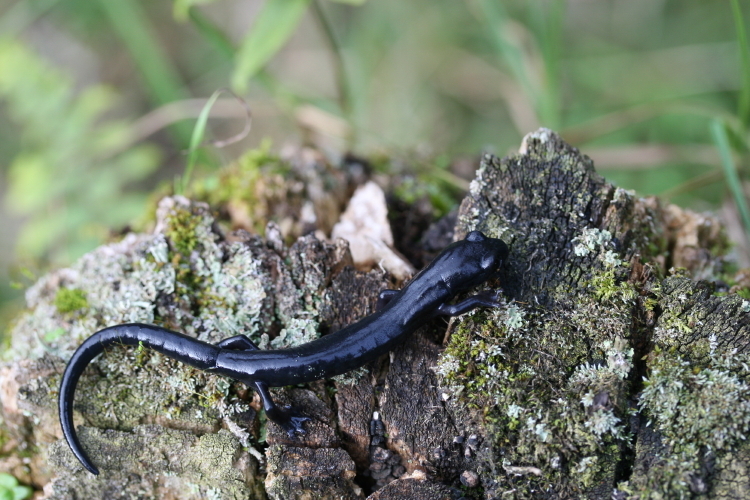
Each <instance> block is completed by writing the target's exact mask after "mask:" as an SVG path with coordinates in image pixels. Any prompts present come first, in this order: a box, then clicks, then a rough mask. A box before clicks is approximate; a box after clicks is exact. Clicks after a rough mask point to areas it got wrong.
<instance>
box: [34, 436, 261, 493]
mask: <svg viewBox="0 0 750 500" xmlns="http://www.w3.org/2000/svg"><path fill="white" fill-rule="evenodd" d="M79 434H80V437H81V440H82V442H83V443H84V444H85V445H87V448H88V449H91V450H92V458H93V459H94V460H95V461H97V462H98V463H99V464H102V466H103V467H105V468H106V469H107V470H116V471H117V473H115V474H113V473H110V474H108V477H107V481H100V480H98V479H97V478H95V477H93V476H91V475H90V474H88V473H85V472H82V469H81V467H80V464H79V463H78V461H77V460H76V458H75V457H74V456H73V455H72V453H71V452H70V450H69V449H68V447H67V445H66V444H65V443H64V442H57V443H55V444H53V445H52V447H51V448H50V461H51V462H52V463H53V464H55V465H56V466H57V467H59V468H60V469H61V470H68V471H70V472H71V473H70V474H65V475H60V476H59V477H58V478H57V479H55V480H54V481H53V482H52V483H51V485H50V487H49V490H50V494H49V496H47V497H46V498H49V499H60V500H62V499H68V498H122V499H131V498H132V499H136V498H165V497H174V498H185V499H192V498H195V499H199V498H200V499H205V498H216V499H218V498H222V499H224V498H227V499H242V498H249V496H250V495H251V494H252V491H253V490H252V489H251V488H250V487H249V486H248V484H247V483H246V480H245V477H244V475H243V473H242V472H241V471H240V470H238V469H237V468H235V467H234V463H235V462H236V461H237V460H239V459H240V457H241V456H242V454H243V452H242V449H241V447H240V446H239V442H238V441H237V439H236V438H235V437H234V436H232V435H231V434H229V433H228V432H226V431H220V432H219V433H216V434H207V435H203V436H196V435H195V434H193V433H190V432H187V431H179V430H173V429H165V428H163V427H160V426H155V425H152V426H139V427H136V428H135V429H133V431H132V432H118V431H113V430H108V431H102V430H99V429H96V428H86V427H84V428H81V429H80V431H79ZM148 471H150V473H148V474H144V472H148ZM154 471H160V472H154ZM115 488H116V489H115Z"/></svg>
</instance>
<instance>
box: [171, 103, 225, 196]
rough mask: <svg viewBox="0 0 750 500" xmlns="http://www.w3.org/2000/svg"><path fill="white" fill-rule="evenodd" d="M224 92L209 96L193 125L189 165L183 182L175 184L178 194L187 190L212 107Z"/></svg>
mask: <svg viewBox="0 0 750 500" xmlns="http://www.w3.org/2000/svg"><path fill="white" fill-rule="evenodd" d="M222 92H224V90H223V89H220V90H217V91H216V92H214V93H213V94H211V97H209V98H208V101H206V105H205V106H203V109H202V110H201V112H200V114H199V115H198V119H197V120H196V122H195V126H194V127H193V133H192V135H191V137H190V147H189V148H188V159H187V165H186V166H185V173H184V174H183V176H182V182H179V183H176V186H175V187H179V190H177V189H175V191H176V192H177V194H183V193H185V191H186V190H187V187H188V183H189V182H190V176H192V174H193V169H194V168H195V163H196V161H197V160H198V148H199V147H200V145H201V143H202V142H203V137H204V136H205V135H206V124H207V123H208V115H209V114H210V113H211V108H212V107H213V106H214V103H215V102H216V100H217V99H218V98H219V96H220V95H221V93H222Z"/></svg>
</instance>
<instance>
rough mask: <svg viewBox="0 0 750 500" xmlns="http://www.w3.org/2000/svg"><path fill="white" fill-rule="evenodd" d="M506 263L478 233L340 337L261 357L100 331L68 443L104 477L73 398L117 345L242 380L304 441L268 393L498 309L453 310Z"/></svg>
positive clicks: (74, 372)
mask: <svg viewBox="0 0 750 500" xmlns="http://www.w3.org/2000/svg"><path fill="white" fill-rule="evenodd" d="M507 256H508V247H507V246H506V245H505V243H503V241H501V240H499V239H496V238H488V237H486V236H484V235H483V234H482V233H480V232H478V231H473V232H471V233H469V234H468V235H467V236H466V238H465V239H463V240H461V241H457V242H456V243H453V244H451V245H449V246H448V247H446V248H445V249H444V250H443V251H442V252H441V253H440V255H438V256H437V257H436V258H435V260H433V261H432V262H431V263H430V265H429V266H427V267H426V268H425V269H424V270H422V271H421V272H420V273H419V274H418V275H417V276H415V277H414V279H412V280H411V282H409V284H408V285H406V287H404V288H403V289H401V290H385V291H384V292H382V293H381V294H380V297H379V301H378V310H377V312H375V313H373V314H371V315H369V316H367V317H365V318H364V319H362V320H361V321H358V322H357V323H354V324H353V325H350V326H348V327H346V328H344V329H342V330H339V331H338V332H336V333H332V334H329V335H326V336H324V337H321V338H319V339H317V340H314V341H312V342H309V343H307V344H303V345H300V346H297V347H291V348H288V349H278V350H266V351H261V350H259V349H258V348H257V347H256V346H255V345H254V344H253V343H252V342H251V341H250V339H248V338H247V337H246V336H244V335H237V336H235V337H231V338H229V339H225V340H223V341H221V342H219V343H218V344H216V345H213V344H208V343H206V342H202V341H200V340H196V339H194V338H192V337H188V336H187V335H183V334H181V333H177V332H173V331H170V330H166V329H164V328H159V327H157V326H152V325H143V324H137V323H135V324H125V325H117V326H112V327H109V328H105V329H103V330H100V331H98V332H96V333H94V334H93V335H92V336H91V337H89V338H88V339H86V341H85V342H84V343H83V344H81V346H80V347H79V348H78V349H77V350H76V352H75V353H74V354H73V357H72V358H71V359H70V362H69V363H68V366H67V368H66V369H65V373H64V374H63V378H62V384H61V386H60V396H59V410H60V422H61V424H62V430H63V434H64V435H65V439H66V440H67V441H68V444H69V445H70V448H71V449H72V450H73V453H74V454H75V456H76V457H78V459H79V460H80V461H81V463H82V464H83V465H84V466H85V467H86V469H88V470H89V471H90V472H91V473H93V474H98V473H99V471H98V470H97V469H96V467H95V466H94V465H93V464H92V463H91V461H90V460H89V459H88V457H87V456H86V454H85V453H84V452H83V449H82V448H81V444H80V442H79V441H78V438H77V436H76V433H75V429H74V427H73V397H74V395H75V388H76V384H77V383H78V379H79V378H80V376H81V374H82V373H83V370H84V369H85V368H86V366H88V364H89V362H91V360H93V359H94V357H96V356H97V355H98V354H100V353H102V352H103V351H104V350H105V349H106V348H107V347H109V346H112V345H117V344H125V345H143V346H145V347H148V348H149V349H153V350H154V351H157V352H160V353H162V354H165V355H167V356H169V357H171V358H174V359H177V360H179V361H182V362H183V363H187V364H189V365H191V366H194V367H196V368H199V369H201V370H211V371H212V372H214V373H217V374H219V375H223V376H225V377H229V378H232V379H235V380H239V381H241V382H243V383H245V384H247V385H249V386H251V387H253V388H254V389H256V390H257V391H258V392H259V393H260V395H261V398H262V399H263V406H264V408H265V410H266V414H267V416H268V418H269V419H270V420H272V421H274V422H276V423H277V424H279V425H280V426H282V427H283V428H284V429H285V430H286V431H287V432H288V433H289V435H290V436H293V435H294V434H295V433H304V428H303V426H302V424H303V422H305V421H306V420H310V419H309V418H308V417H303V416H299V415H297V414H296V413H295V412H294V411H290V409H288V408H285V409H282V408H279V407H278V406H276V405H275V404H274V402H273V400H272V399H271V396H270V394H269V391H268V388H269V387H281V386H286V385H295V384H301V383H305V382H311V381H313V380H319V379H323V378H329V377H332V376H334V375H339V374H342V373H345V372H348V371H350V370H353V369H355V368H359V367H360V366H362V365H364V364H366V363H368V362H370V361H373V360H375V359H377V358H378V357H379V356H380V355H382V354H384V353H386V352H388V351H390V350H392V349H393V348H394V347H395V346H396V345H398V344H399V343H401V342H402V341H403V340H404V339H405V337H406V336H407V335H409V334H410V333H412V332H413V331H415V330H416V329H417V328H419V327H420V326H422V325H423V324H424V323H425V322H426V321H428V320H429V319H431V318H433V317H435V316H456V315H459V314H463V313H465V312H467V311H470V310H471V309H474V308H476V307H495V306H497V305H498V302H497V298H496V294H495V293H480V294H478V295H474V296H471V297H469V298H467V299H465V300H463V301H461V302H459V303H457V304H453V305H451V304H448V302H449V301H450V300H452V299H453V298H454V297H455V296H456V295H457V294H459V293H461V292H464V291H467V290H469V289H471V288H473V287H475V286H477V285H479V284H481V283H483V282H484V281H486V280H488V279H489V278H492V277H493V276H495V275H496V273H497V271H498V269H499V268H500V266H501V265H502V264H503V262H504V261H505V259H506V258H507Z"/></svg>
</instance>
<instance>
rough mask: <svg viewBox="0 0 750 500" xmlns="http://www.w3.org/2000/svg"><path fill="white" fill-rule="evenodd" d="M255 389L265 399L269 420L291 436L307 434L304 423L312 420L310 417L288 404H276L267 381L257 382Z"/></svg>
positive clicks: (264, 405) (264, 404)
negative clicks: (297, 411) (282, 405)
mask: <svg viewBox="0 0 750 500" xmlns="http://www.w3.org/2000/svg"><path fill="white" fill-rule="evenodd" d="M255 389H256V390H257V391H258V394H260V398H261V399H262V400H263V409H265V410H266V416H267V417H268V419H269V420H271V421H273V422H275V423H277V424H278V425H280V426H281V428H282V429H284V430H285V431H286V432H287V434H289V437H292V438H293V437H294V435H295V434H305V428H304V427H303V426H302V424H303V423H304V422H307V421H308V420H312V419H311V418H310V417H305V416H302V415H298V414H296V413H295V412H294V411H293V410H292V409H291V408H290V407H288V406H287V407H286V408H284V409H281V408H279V407H278V406H276V403H274V402H273V399H271V394H270V393H269V392H268V385H266V383H265V382H255Z"/></svg>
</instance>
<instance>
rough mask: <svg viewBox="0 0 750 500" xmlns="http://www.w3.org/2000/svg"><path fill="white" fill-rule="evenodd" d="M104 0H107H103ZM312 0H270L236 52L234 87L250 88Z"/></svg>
mask: <svg viewBox="0 0 750 500" xmlns="http://www.w3.org/2000/svg"><path fill="white" fill-rule="evenodd" d="M102 1H105V0H102ZM309 4H310V0H267V1H266V3H265V4H264V5H263V8H262V9H261V11H260V13H259V14H258V17H257V18H256V20H255V23H254V25H253V28H252V29H251V30H250V33H249V34H247V35H246V36H245V39H244V40H243V41H242V46H241V47H240V49H239V51H238V53H237V62H236V64H237V65H236V67H235V69H234V74H233V75H232V89H233V90H234V91H235V92H236V93H237V94H243V93H245V91H246V90H247V84H248V82H249V81H250V80H251V79H252V78H253V77H254V76H255V74H256V73H257V72H258V71H259V70H260V69H261V68H262V67H263V66H265V65H266V63H267V62H268V61H269V60H270V59H271V58H272V57H273V56H274V54H276V52H278V50H279V49H280V48H281V47H282V46H283V45H284V43H286V41H287V40H288V39H289V38H290V37H291V36H292V33H294V30H295V28H296V27H297V25H298V24H299V22H300V20H302V16H303V15H304V13H305V11H306V10H307V7H308V5H309Z"/></svg>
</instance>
